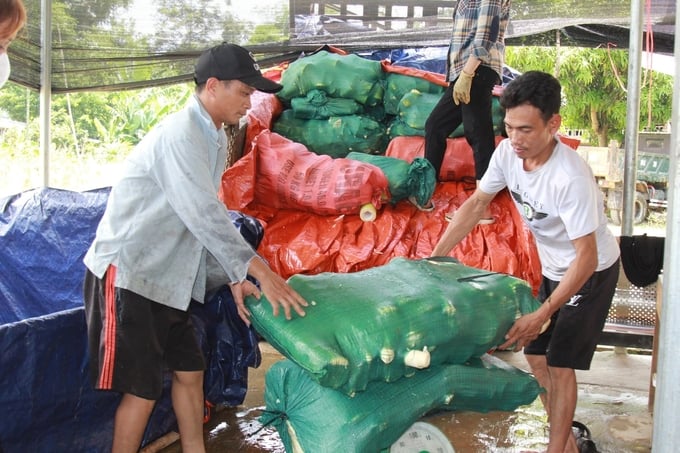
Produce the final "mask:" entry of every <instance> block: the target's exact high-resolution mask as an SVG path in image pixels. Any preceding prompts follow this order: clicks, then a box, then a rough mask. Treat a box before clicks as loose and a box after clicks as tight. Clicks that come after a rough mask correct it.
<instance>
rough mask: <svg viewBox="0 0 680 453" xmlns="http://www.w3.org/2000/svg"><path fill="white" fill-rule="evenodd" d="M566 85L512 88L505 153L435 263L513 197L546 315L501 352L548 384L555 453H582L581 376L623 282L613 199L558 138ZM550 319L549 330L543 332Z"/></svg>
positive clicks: (541, 78) (538, 75)
mask: <svg viewBox="0 0 680 453" xmlns="http://www.w3.org/2000/svg"><path fill="white" fill-rule="evenodd" d="M560 103H561V86H560V83H559V82H558V81H557V80H556V79H555V78H554V77H553V76H551V75H550V74H546V73H543V72H538V71H531V72H527V73H525V74H523V75H521V76H520V77H518V78H516V79H515V80H513V81H512V82H510V84H509V85H508V86H507V87H506V88H505V90H504V92H503V95H502V96H501V106H502V107H503V108H504V109H505V128H506V131H507V134H508V139H506V140H504V141H503V142H501V143H500V144H499V146H498V147H497V148H496V151H495V152H494V154H493V156H492V158H491V162H490V164H489V167H488V169H487V171H486V173H485V174H484V176H483V177H482V179H481V181H480V183H479V187H478V188H477V190H476V191H475V192H474V193H473V195H472V196H471V197H470V198H469V199H467V200H466V201H465V203H463V205H462V206H461V207H460V209H458V211H456V213H455V215H454V217H453V219H452V221H451V223H450V224H449V226H448V227H447V229H446V231H445V232H444V234H443V236H442V237H441V239H440V240H439V242H438V243H437V245H436V246H435V248H434V250H433V252H432V255H433V256H441V255H447V254H448V253H449V252H450V251H451V249H453V247H454V246H455V245H456V244H458V242H459V241H461V240H462V239H463V238H464V237H465V236H466V235H467V234H468V233H469V232H470V231H471V230H472V229H473V228H474V227H475V225H476V224H477V222H478V220H479V219H481V218H482V216H483V214H484V212H485V209H486V208H487V207H488V205H489V203H491V200H493V198H494V196H495V195H496V193H498V192H499V191H501V190H503V189H505V188H507V189H508V190H509V192H510V194H511V195H512V198H513V200H514V202H515V206H516V207H517V209H518V211H519V212H520V215H521V216H522V218H523V220H524V222H525V223H526V225H527V226H528V227H529V229H530V230H531V231H532V232H533V235H534V237H535V239H536V244H537V248H538V253H539V257H540V260H541V268H542V274H543V280H542V282H541V285H540V289H539V298H540V299H541V300H542V301H543V303H542V304H541V307H540V308H539V309H538V310H537V311H535V312H533V313H531V314H528V315H525V316H522V317H521V318H519V319H518V320H517V321H516V322H515V324H514V325H513V326H512V328H511V329H510V330H509V331H508V333H507V335H506V340H507V341H506V342H505V343H504V344H502V345H500V346H499V348H501V349H505V348H508V347H511V345H515V350H519V349H521V348H524V354H525V355H526V358H527V361H528V363H529V365H530V366H531V369H532V372H533V373H534V375H535V376H536V379H537V380H538V382H539V383H540V384H541V385H542V386H543V387H544V388H545V389H546V393H544V394H542V395H541V399H542V401H543V404H544V406H545V408H546V412H547V413H548V418H549V421H550V440H549V444H548V450H547V451H548V453H557V452H559V453H563V452H578V448H577V445H576V441H575V438H574V437H573V436H572V435H571V433H572V429H571V428H572V423H573V417H574V411H575V409H576V401H577V392H578V388H577V385H576V373H575V370H577V369H578V370H587V369H589V368H590V363H591V361H592V358H593V354H594V352H595V348H596V347H597V343H598V340H599V338H600V334H601V332H602V329H603V327H604V323H605V320H606V318H607V314H608V312H609V307H610V305H611V300H612V297H613V296H614V291H615V289H616V283H617V280H618V273H619V254H620V251H619V246H618V243H617V241H616V238H614V236H613V235H612V234H611V233H610V231H609V230H608V228H607V219H606V217H605V213H604V205H603V197H602V193H601V191H600V190H599V188H598V186H597V183H596V181H595V178H594V176H593V173H592V171H591V169H590V167H589V166H588V164H587V163H586V162H585V161H584V160H583V159H582V158H581V157H580V156H579V155H578V154H577V153H576V152H574V151H573V150H572V149H571V148H569V147H567V146H566V145H564V144H562V143H561V142H560V141H559V140H558V139H556V137H555V134H556V133H557V131H558V129H559V127H560V123H561V117H560V115H559V109H560ZM548 319H550V320H551V323H550V326H549V327H548V329H547V330H546V331H545V332H543V333H540V332H541V328H542V326H543V325H544V324H545V323H546V321H547V320H548Z"/></svg>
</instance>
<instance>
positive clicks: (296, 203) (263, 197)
mask: <svg viewBox="0 0 680 453" xmlns="http://www.w3.org/2000/svg"><path fill="white" fill-rule="evenodd" d="M250 154H252V155H251V156H250V158H252V159H255V161H256V165H255V169H256V170H255V172H256V174H255V175H254V181H255V188H254V201H255V202H257V203H260V204H262V205H265V206H269V207H271V208H275V209H298V210H303V211H309V212H314V213H316V214H322V215H326V214H358V213H359V210H360V208H361V207H362V206H363V205H365V204H368V203H371V204H373V205H374V206H375V207H376V208H379V207H380V206H381V205H382V203H383V201H384V200H389V189H388V181H387V178H386V177H385V175H384V173H383V172H382V170H381V169H380V168H378V167H376V166H375V165H371V164H368V163H364V162H359V161H356V160H352V159H345V158H338V159H333V158H331V157H330V156H325V155H318V154H315V153H313V152H311V151H309V150H308V149H307V148H306V147H305V146H304V145H303V144H301V143H297V142H293V141H290V140H288V139H287V138H285V137H283V136H281V135H279V134H276V133H273V132H268V131H266V132H264V133H262V134H260V135H259V136H258V137H257V144H256V146H255V147H254V148H253V150H252V151H251V153H250Z"/></svg>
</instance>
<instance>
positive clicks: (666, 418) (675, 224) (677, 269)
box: [652, 6, 680, 452]
mask: <svg viewBox="0 0 680 453" xmlns="http://www.w3.org/2000/svg"><path fill="white" fill-rule="evenodd" d="M676 9H677V6H676ZM678 33H680V22H678V21H677V18H676V21H675V36H676V37H677V36H678ZM674 55H675V58H676V59H677V58H678V56H679V55H680V39H677V38H676V39H675V47H674ZM673 88H674V89H673V116H672V119H671V149H670V169H669V172H668V177H669V181H668V187H669V197H668V212H667V214H666V240H665V244H664V262H663V269H664V278H663V291H662V300H661V312H660V316H659V320H660V327H659V338H658V342H657V344H658V345H659V347H658V364H657V374H656V392H655V399H654V428H653V434H652V448H653V450H654V451H658V452H665V451H676V450H677V446H678V445H680V429H678V420H679V417H678V407H680V392H678V390H677V386H678V380H680V361H679V360H677V355H678V350H679V349H680V305H678V303H677V302H678V301H680V252H679V250H680V235H679V234H680V197H679V195H680V168H678V157H679V154H680V133H679V132H680V130H679V129H680V97H679V96H678V93H680V74H677V71H676V74H675V80H674V85H673ZM675 232H678V234H674V233H675Z"/></svg>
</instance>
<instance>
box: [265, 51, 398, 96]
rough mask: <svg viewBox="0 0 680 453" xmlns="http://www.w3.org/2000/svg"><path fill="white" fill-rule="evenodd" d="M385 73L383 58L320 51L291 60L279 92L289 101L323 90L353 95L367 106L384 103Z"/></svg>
mask: <svg viewBox="0 0 680 453" xmlns="http://www.w3.org/2000/svg"><path fill="white" fill-rule="evenodd" d="M383 83H384V73H383V71H382V67H381V65H380V62H379V61H373V60H368V59H366V58H362V57H359V56H358V55H354V54H350V55H339V54H336V53H331V52H326V51H320V52H316V53H314V54H312V55H310V56H308V57H304V58H300V59H299V60H296V61H294V62H293V63H291V64H290V65H289V66H288V68H287V69H286V70H285V71H283V74H282V75H281V85H283V88H282V89H281V91H279V92H278V93H277V96H278V97H279V98H280V99H281V100H282V101H283V102H284V103H287V102H289V101H290V100H291V99H293V98H296V97H304V96H306V95H307V93H309V92H310V91H312V90H321V91H324V92H326V94H328V95H329V96H332V97H334V98H346V99H353V100H355V101H357V102H359V103H360V104H363V105H366V106H374V105H377V104H382V102H383V97H384V95H385V88H384V86H383Z"/></svg>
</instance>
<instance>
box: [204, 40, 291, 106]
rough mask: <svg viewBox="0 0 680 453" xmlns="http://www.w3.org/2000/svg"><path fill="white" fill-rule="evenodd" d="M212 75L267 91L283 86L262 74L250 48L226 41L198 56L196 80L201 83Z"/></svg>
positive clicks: (275, 90) (276, 89) (274, 91)
mask: <svg viewBox="0 0 680 453" xmlns="http://www.w3.org/2000/svg"><path fill="white" fill-rule="evenodd" d="M210 77H215V78H217V79H219V80H240V81H241V82H243V83H245V84H246V85H250V86H251V87H253V88H255V89H257V90H259V91H264V92H265V93H276V92H277V91H279V90H280V89H281V88H283V86H282V85H280V84H278V83H276V82H274V81H272V80H269V79H268V78H266V77H264V76H262V73H261V72H260V67H259V66H258V64H257V62H256V61H255V58H253V54H252V53H250V51H249V50H247V49H244V48H243V47H241V46H237V45H236V44H230V43H226V42H223V43H222V44H220V45H217V46H215V47H211V48H210V49H208V50H206V51H205V52H203V53H202V54H201V56H200V57H198V61H197V62H196V66H195V68H194V81H195V82H196V84H198V85H200V84H202V83H205V82H206V80H208V79H209V78H210Z"/></svg>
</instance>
